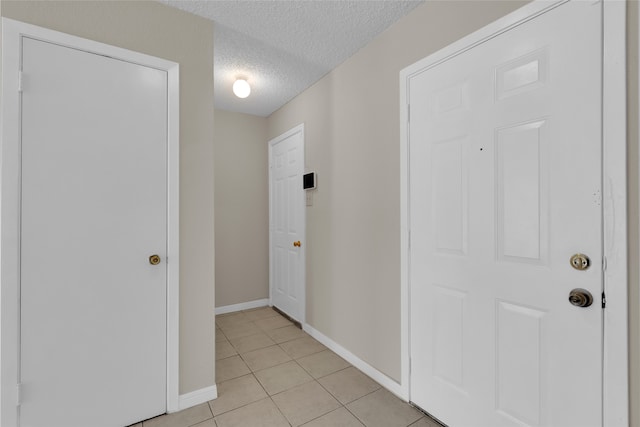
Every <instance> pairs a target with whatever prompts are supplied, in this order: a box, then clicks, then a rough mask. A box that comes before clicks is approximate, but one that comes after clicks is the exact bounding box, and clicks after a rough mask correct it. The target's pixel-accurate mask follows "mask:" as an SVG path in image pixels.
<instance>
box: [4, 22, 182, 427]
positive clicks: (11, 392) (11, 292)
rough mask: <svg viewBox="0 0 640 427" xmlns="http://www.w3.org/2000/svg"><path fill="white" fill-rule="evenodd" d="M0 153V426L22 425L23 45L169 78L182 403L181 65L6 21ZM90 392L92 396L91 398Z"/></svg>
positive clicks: (171, 347) (172, 371) (173, 287)
mask: <svg viewBox="0 0 640 427" xmlns="http://www.w3.org/2000/svg"><path fill="white" fill-rule="evenodd" d="M1 22H2V82H1V83H0V84H1V90H2V92H1V93H2V103H1V113H0V115H1V119H2V122H1V123H2V129H1V130H0V135H1V138H2V140H1V148H0V158H1V161H2V163H1V166H0V194H1V198H0V206H1V207H0V236H1V238H0V269H1V272H0V378H1V379H0V424H2V425H7V426H8V425H17V423H18V411H17V407H18V405H19V399H20V397H19V385H18V384H19V368H20V354H19V353H20V344H19V343H20V318H19V313H20V302H19V295H20V231H19V230H20V194H21V182H20V169H21V157H20V147H21V134H20V132H21V124H20V117H21V96H20V90H19V87H20V85H21V76H20V64H21V51H22V38H23V37H29V38H32V39H37V40H40V41H44V42H51V43H55V44H58V45H62V46H66V47H69V48H73V49H78V50H82V51H85V52H88V53H94V54H98V55H103V56H108V57H111V58H114V59H119V60H122V61H127V62H131V63H134V64H138V65H143V66H146V67H150V68H155V69H158V70H162V71H166V72H167V101H168V104H167V138H168V144H167V156H168V157H167V257H166V258H167V307H166V310H167V368H166V369H167V371H166V372H167V385H166V407H167V411H168V412H175V411H177V410H178V409H179V408H178V403H179V402H178V397H179V363H178V357H179V340H178V332H179V330H178V321H179V312H178V310H179V305H178V298H179V259H180V258H179V217H178V215H179V169H178V168H179V148H180V146H179V99H180V97H179V65H178V64H177V63H175V62H171V61H167V60H164V59H160V58H155V57H152V56H149V55H145V54H141V53H138V52H133V51H130V50H126V49H122V48H118V47H114V46H110V45H107V44H103V43H99V42H95V41H91V40H87V39H83V38H80V37H76V36H72V35H68V34H65V33H61V32H57V31H53V30H49V29H46V28H42V27H38V26H35V25H31V24H26V23H23V22H20V21H15V20H12V19H8V18H2V21H1ZM88 392H90V391H88Z"/></svg>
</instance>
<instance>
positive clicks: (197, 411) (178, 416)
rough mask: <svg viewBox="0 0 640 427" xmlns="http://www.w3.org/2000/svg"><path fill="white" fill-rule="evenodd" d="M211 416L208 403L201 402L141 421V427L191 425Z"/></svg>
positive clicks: (188, 426)
mask: <svg viewBox="0 0 640 427" xmlns="http://www.w3.org/2000/svg"><path fill="white" fill-rule="evenodd" d="M211 418H213V414H212V413H211V409H210V408H209V404H208V403H202V404H200V405H196V406H194V407H192V408H188V409H185V410H183V411H180V412H176V413H173V414H167V415H162V416H159V417H156V418H152V419H150V420H147V421H145V422H143V423H142V426H143V427H191V426H192V425H194V424H198V423H200V422H202V421H206V420H208V419H211Z"/></svg>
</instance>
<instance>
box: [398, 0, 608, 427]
mask: <svg viewBox="0 0 640 427" xmlns="http://www.w3.org/2000/svg"><path fill="white" fill-rule="evenodd" d="M601 9H602V2H593V1H591V2H581V1H580V2H570V3H567V4H564V5H562V6H559V7H557V8H555V9H552V10H550V11H547V12H545V13H543V14H541V15H540V16H537V17H535V18H534V19H532V20H529V21H526V22H524V23H521V24H520V25H517V26H515V27H514V28H511V29H509V30H508V31H506V32H503V33H501V34H500V35H498V36H496V37H493V38H490V39H489V40H485V41H484V42H482V43H480V44H478V45H477V46H475V47H473V48H471V49H468V50H463V51H461V52H459V53H458V54H457V55H454V56H452V57H450V58H448V59H447V60H446V61H444V62H442V63H440V64H439V65H435V66H433V67H431V68H425V69H424V70H422V71H421V72H417V73H414V74H413V76H412V77H410V79H409V94H408V96H409V102H410V125H409V151H410V160H409V170H410V176H409V188H410V189H409V197H410V202H409V203H410V208H409V214H410V219H409V224H410V230H411V247H410V274H409V280H410V301H411V302H410V310H411V315H410V355H411V373H410V393H411V400H412V401H413V402H415V403H416V404H417V405H419V406H421V407H422V408H423V409H425V410H426V411H428V412H430V413H431V414H432V415H434V416H435V417H437V418H439V419H440V420H442V421H443V422H444V423H446V424H447V425H449V426H451V427H458V426H474V427H482V426H487V427H497V426H558V427H571V426H575V427H587V426H600V425H602V338H603V326H602V322H603V310H602V298H601V294H602V283H603V282H602V274H603V271H602V207H601V197H600V196H601V188H602V187H601V180H602V178H601V177H602V173H601V164H602V156H601V150H602V141H601V134H602V126H601V123H602V117H601V106H602V95H601V77H602V71H601V70H602V57H601V50H602V39H601V37H602V25H601V19H602V12H601ZM578 253H582V254H585V255H587V256H588V257H589V258H590V260H591V263H590V266H589V267H588V268H587V269H586V270H583V271H580V270H578V269H576V268H574V267H573V266H572V265H571V263H570V258H571V257H572V255H574V254H578ZM577 288H582V289H584V292H585V293H587V292H588V293H589V294H591V295H592V297H593V303H592V304H591V305H590V306H588V307H579V306H575V305H572V304H571V303H570V301H569V296H570V293H571V291H572V290H573V289H577ZM581 292H582V291H581Z"/></svg>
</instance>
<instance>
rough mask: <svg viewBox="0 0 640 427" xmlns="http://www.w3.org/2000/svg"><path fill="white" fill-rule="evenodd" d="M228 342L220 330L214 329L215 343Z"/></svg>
mask: <svg viewBox="0 0 640 427" xmlns="http://www.w3.org/2000/svg"><path fill="white" fill-rule="evenodd" d="M221 341H228V340H227V337H225V336H224V333H223V332H222V329H219V328H216V342H221Z"/></svg>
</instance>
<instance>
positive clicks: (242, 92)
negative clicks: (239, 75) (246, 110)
mask: <svg viewBox="0 0 640 427" xmlns="http://www.w3.org/2000/svg"><path fill="white" fill-rule="evenodd" d="M233 93H234V94H235V95H236V96H237V97H238V98H246V97H247V96H249V94H250V93H251V86H249V82H247V81H246V80H244V79H238V80H236V81H235V82H234V83H233Z"/></svg>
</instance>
